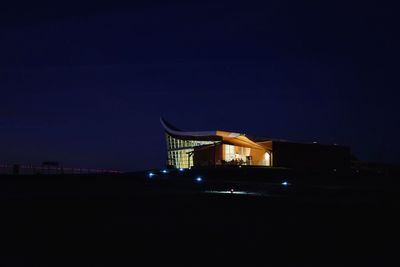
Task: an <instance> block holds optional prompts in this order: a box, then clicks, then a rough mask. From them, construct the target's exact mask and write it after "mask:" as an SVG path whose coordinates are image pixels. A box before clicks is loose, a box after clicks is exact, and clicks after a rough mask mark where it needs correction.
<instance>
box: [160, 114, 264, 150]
mask: <svg viewBox="0 0 400 267" xmlns="http://www.w3.org/2000/svg"><path fill="white" fill-rule="evenodd" d="M160 122H161V125H162V126H163V127H164V129H165V131H166V132H167V133H168V134H170V135H173V136H181V137H186V138H188V137H197V138H199V137H218V139H219V140H221V141H225V142H227V143H231V144H233V145H237V146H244V147H252V148H256V149H264V148H263V147H262V146H261V145H259V144H257V143H255V142H254V141H252V140H250V139H249V138H247V137H246V136H245V135H244V134H240V133H234V132H225V131H201V132H186V131H181V130H178V129H177V128H175V127H174V126H172V125H170V124H169V123H168V122H166V121H165V120H164V119H163V118H160Z"/></svg>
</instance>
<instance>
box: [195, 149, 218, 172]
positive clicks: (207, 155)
mask: <svg viewBox="0 0 400 267" xmlns="http://www.w3.org/2000/svg"><path fill="white" fill-rule="evenodd" d="M214 155H215V157H214ZM214 158H215V162H221V159H222V146H221V145H220V144H218V145H216V146H206V147H195V148H194V155H193V161H194V166H196V167H198V166H214V164H215V162H214Z"/></svg>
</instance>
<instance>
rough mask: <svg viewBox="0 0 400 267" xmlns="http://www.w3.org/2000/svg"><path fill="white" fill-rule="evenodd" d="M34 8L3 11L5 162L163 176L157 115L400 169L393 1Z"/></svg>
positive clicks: (0, 99) (0, 84)
mask: <svg viewBox="0 0 400 267" xmlns="http://www.w3.org/2000/svg"><path fill="white" fill-rule="evenodd" d="M32 2H34V1H29V2H27V3H24V2H18V3H17V2H14V3H13V4H9V5H5V6H4V5H3V6H2V7H1V11H0V36H1V37H0V38H1V39H0V41H1V42H0V163H1V162H7V163H16V162H19V163H37V164H40V163H41V162H42V161H46V160H56V161H60V162H62V163H63V164H64V165H65V166H71V167H90V168H111V169H120V170H140V169H147V168H153V167H162V166H163V165H164V164H165V157H166V154H165V137H164V133H163V129H162V127H161V125H160V122H159V117H160V116H163V117H165V118H166V119H167V120H168V121H170V122H171V123H172V124H175V125H176V126H177V127H179V128H183V129H187V130H217V129H219V130H232V131H237V132H244V133H248V134H252V135H256V136H264V137H271V138H278V139H288V140H296V141H310V142H313V141H317V142H321V143H337V144H343V145H349V146H350V147H351V148H352V150H353V152H354V154H355V156H357V157H358V158H359V159H363V160H373V161H388V162H397V161H400V153H399V152H398V151H400V144H399V138H398V137H399V135H400V126H399V125H400V120H399V114H400V110H399V109H400V108H399V98H398V95H399V94H398V93H397V90H398V89H399V59H400V57H399V47H400V42H399V28H398V25H397V24H398V23H399V19H398V17H399V16H398V12H397V11H396V7H395V6H394V4H391V3H390V2H385V1H343V2H342V1H259V2H254V1H240V2H238V1H218V0H217V1H204V0H203V1H143V3H130V4H124V3H119V2H117V1H109V3H108V4H105V3H99V2H98V1H92V2H81V3H79V4H75V3H71V2H59V1H49V2H48V3H45V4H42V5H40V4H38V3H32ZM132 2H133V1H132ZM300 2H301V3H300ZM393 2H395V1H393Z"/></svg>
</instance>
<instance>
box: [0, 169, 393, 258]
mask: <svg viewBox="0 0 400 267" xmlns="http://www.w3.org/2000/svg"><path fill="white" fill-rule="evenodd" d="M219 175H221V174H219ZM196 177H198V176H197V174H196V175H195V173H186V174H161V173H160V174H158V175H157V176H154V177H152V178H148V177H147V173H136V174H130V175H128V174H125V175H114V176H112V175H109V176H107V175H99V176H89V175H82V176H61V175H58V176H56V175H54V176H4V177H1V179H0V205H1V206H0V207H1V222H2V223H1V226H2V227H1V232H0V233H1V237H0V238H1V250H0V266H134V265H138V266H149V265H159V266H165V265H172V266H176V265H183V266H191V265H200V266H210V265H212V266H215V265H219V266H221V265H222V266H229V265H235V264H239V265H241V266H399V265H398V264H399V262H398V260H397V258H398V256H399V255H398V254H399V252H398V251H399V249H398V247H399V240H400V239H399V237H400V236H399V230H398V228H399V227H400V224H399V223H400V219H399V218H398V214H399V212H400V195H399V190H398V186H397V185H395V183H392V182H387V183H386V182H383V181H382V180H379V179H378V178H376V179H377V182H376V183H374V182H373V180H371V179H370V180H369V182H368V183H366V182H360V181H358V182H354V181H353V182H351V183H350V182H346V181H345V179H341V180H340V179H339V180H340V183H339V182H338V183H336V184H335V183H334V179H331V180H330V183H317V182H311V181H308V182H301V180H300V178H299V179H292V180H290V181H289V182H290V184H289V185H288V186H285V185H282V184H281V183H282V182H283V181H284V179H281V178H279V176H275V177H274V178H268V179H267V178H265V179H264V180H262V179H253V180H252V181H250V182H243V180H240V179H233V180H235V181H230V180H231V179H230V178H231V177H230V176H229V175H225V176H222V177H219V178H218V177H213V179H208V176H207V175H204V176H202V178H203V180H202V181H196V180H195V178H196ZM321 179H323V178H321ZM285 181H286V180H285ZM230 189H234V191H233V193H230V192H229V191H230ZM246 193H247V194H246Z"/></svg>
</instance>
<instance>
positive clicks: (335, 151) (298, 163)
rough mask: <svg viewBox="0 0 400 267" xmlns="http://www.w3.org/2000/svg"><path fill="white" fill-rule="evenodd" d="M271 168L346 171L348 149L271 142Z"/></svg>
mask: <svg viewBox="0 0 400 267" xmlns="http://www.w3.org/2000/svg"><path fill="white" fill-rule="evenodd" d="M272 158H273V166H274V167H287V168H294V169H302V170H304V169H305V170H326V169H337V170H348V169H349V168H350V149H349V148H348V147H344V146H336V145H320V144H303V143H293V142H279V141H274V142H273V157H272Z"/></svg>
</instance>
